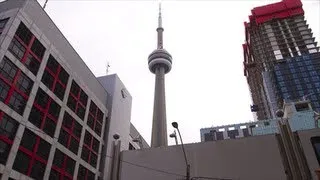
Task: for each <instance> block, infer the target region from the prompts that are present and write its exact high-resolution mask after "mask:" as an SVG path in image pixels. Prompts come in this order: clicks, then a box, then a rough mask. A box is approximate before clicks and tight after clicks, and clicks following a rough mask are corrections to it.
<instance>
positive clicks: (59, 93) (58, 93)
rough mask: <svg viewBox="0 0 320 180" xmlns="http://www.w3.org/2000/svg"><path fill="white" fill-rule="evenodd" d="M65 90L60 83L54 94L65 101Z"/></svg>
mask: <svg viewBox="0 0 320 180" xmlns="http://www.w3.org/2000/svg"><path fill="white" fill-rule="evenodd" d="M64 92H65V88H64V87H63V86H62V85H61V84H60V83H59V82H57V83H56V87H55V89H54V94H55V95H56V96H57V97H58V98H59V99H60V100H63V96H64Z"/></svg>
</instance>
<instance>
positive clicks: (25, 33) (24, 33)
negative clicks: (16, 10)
mask: <svg viewBox="0 0 320 180" xmlns="http://www.w3.org/2000/svg"><path fill="white" fill-rule="evenodd" d="M16 35H17V36H18V37H19V38H20V39H21V40H22V41H23V42H24V43H25V44H29V43H30V40H31V38H32V33H31V31H30V30H29V29H28V28H27V26H26V25H24V24H23V23H22V22H21V23H20V25H19V27H18V29H17V32H16Z"/></svg>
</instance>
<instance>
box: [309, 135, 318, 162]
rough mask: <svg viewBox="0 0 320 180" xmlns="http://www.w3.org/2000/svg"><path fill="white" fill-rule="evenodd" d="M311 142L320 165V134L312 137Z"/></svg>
mask: <svg viewBox="0 0 320 180" xmlns="http://www.w3.org/2000/svg"><path fill="white" fill-rule="evenodd" d="M310 140H311V144H312V147H313V150H314V152H315V154H316V157H317V160H318V164H319V165H320V136H316V137H311V139H310Z"/></svg>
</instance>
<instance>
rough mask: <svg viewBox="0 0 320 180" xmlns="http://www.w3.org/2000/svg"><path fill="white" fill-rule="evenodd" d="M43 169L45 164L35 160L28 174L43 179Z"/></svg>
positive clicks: (38, 179) (39, 179) (37, 179)
mask: <svg viewBox="0 0 320 180" xmlns="http://www.w3.org/2000/svg"><path fill="white" fill-rule="evenodd" d="M45 169H46V165H45V164H42V163H41V162H39V161H35V163H34V164H33V165H32V169H31V174H30V176H31V177H32V178H34V179H36V180H41V179H43V175H44V171H45Z"/></svg>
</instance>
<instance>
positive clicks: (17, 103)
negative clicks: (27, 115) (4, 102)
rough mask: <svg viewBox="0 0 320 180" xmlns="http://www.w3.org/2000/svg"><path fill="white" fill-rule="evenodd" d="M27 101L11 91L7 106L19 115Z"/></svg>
mask: <svg viewBox="0 0 320 180" xmlns="http://www.w3.org/2000/svg"><path fill="white" fill-rule="evenodd" d="M26 103H27V101H26V100H25V99H24V98H23V97H22V96H21V95H20V94H19V93H17V92H16V91H14V92H13V94H12V96H11V98H10V100H9V104H8V105H9V106H10V107H11V108H12V109H13V110H15V111H16V112H17V113H19V114H20V115H22V114H23V111H24V108H25V106H26Z"/></svg>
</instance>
